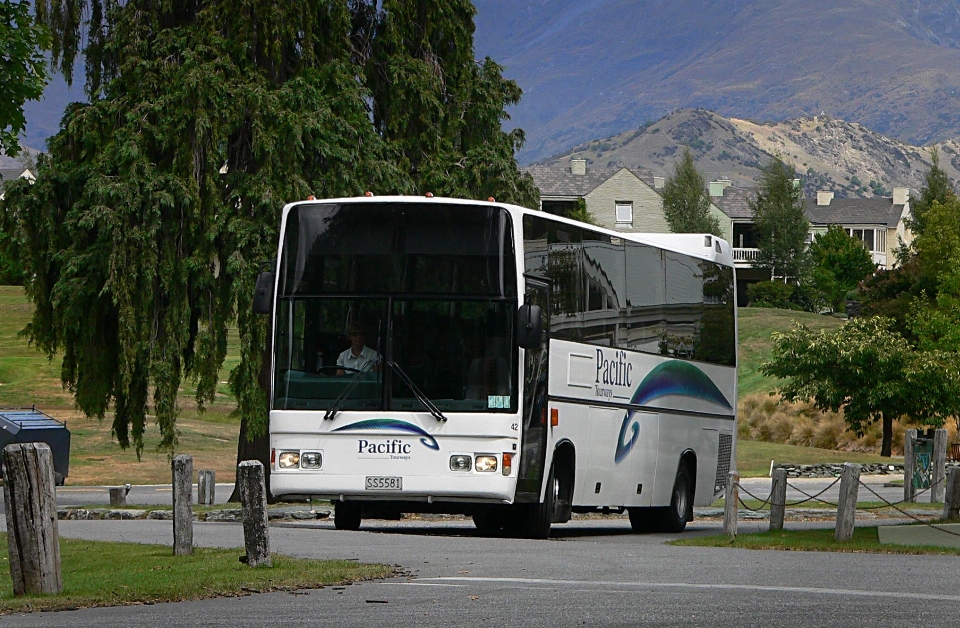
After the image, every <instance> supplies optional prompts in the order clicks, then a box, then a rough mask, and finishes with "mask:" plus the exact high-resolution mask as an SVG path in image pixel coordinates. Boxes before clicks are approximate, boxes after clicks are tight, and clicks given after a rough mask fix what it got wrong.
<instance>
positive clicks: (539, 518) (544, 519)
mask: <svg viewBox="0 0 960 628" xmlns="http://www.w3.org/2000/svg"><path fill="white" fill-rule="evenodd" d="M559 494H560V480H559V479H558V478H557V475H556V473H555V472H554V469H553V465H550V475H549V476H548V477H547V491H546V495H544V496H543V501H542V502H540V503H539V504H531V508H530V516H529V518H528V519H527V536H528V537H530V538H531V539H547V538H550V524H552V523H553V519H554V514H555V513H554V511H555V510H556V506H557V497H558V495H559Z"/></svg>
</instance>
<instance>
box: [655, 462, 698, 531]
mask: <svg viewBox="0 0 960 628" xmlns="http://www.w3.org/2000/svg"><path fill="white" fill-rule="evenodd" d="M692 499H693V478H691V477H690V471H689V470H688V469H687V463H686V462H681V463H680V468H679V469H678V470H677V479H676V480H675V481H674V483H673V493H672V494H671V496H670V507H669V508H665V509H664V510H663V515H662V517H661V525H660V529H661V530H662V531H663V532H683V529H684V528H686V527H687V521H688V517H689V513H690V512H691V510H692V507H693V505H692V504H691V503H690V502H691V500H692Z"/></svg>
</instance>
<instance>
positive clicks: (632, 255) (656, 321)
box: [621, 242, 666, 353]
mask: <svg viewBox="0 0 960 628" xmlns="http://www.w3.org/2000/svg"><path fill="white" fill-rule="evenodd" d="M625 248H626V290H625V292H626V296H627V303H626V313H625V319H626V325H625V327H626V329H625V332H624V334H623V338H622V339H621V343H622V345H623V346H625V347H626V348H628V349H633V350H635V351H646V352H647V353H660V342H661V338H662V337H663V335H664V330H665V313H664V303H665V300H666V295H665V292H666V290H665V287H664V269H663V253H662V252H661V251H660V250H659V249H656V248H653V247H651V246H647V245H645V244H637V243H636V242H627V243H626V247H625Z"/></svg>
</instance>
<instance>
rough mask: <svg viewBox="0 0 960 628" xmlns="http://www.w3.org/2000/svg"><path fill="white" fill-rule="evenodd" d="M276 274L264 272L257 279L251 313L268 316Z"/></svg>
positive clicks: (271, 307) (268, 271) (270, 271)
mask: <svg viewBox="0 0 960 628" xmlns="http://www.w3.org/2000/svg"><path fill="white" fill-rule="evenodd" d="M275 280H276V273H274V272H273V271H272V270H265V271H263V272H261V273H260V275H259V276H258V277H257V287H256V288H255V289H254V291H253V313H254V314H269V313H270V312H271V311H272V310H273V284H274V282H275Z"/></svg>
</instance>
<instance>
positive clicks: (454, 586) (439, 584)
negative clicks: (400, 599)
mask: <svg viewBox="0 0 960 628" xmlns="http://www.w3.org/2000/svg"><path fill="white" fill-rule="evenodd" d="M383 584H393V585H403V586H411V587H447V588H452V589H462V588H464V587H465V586H467V585H465V584H447V583H445V582H384V583H383Z"/></svg>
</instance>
